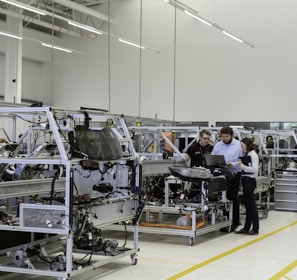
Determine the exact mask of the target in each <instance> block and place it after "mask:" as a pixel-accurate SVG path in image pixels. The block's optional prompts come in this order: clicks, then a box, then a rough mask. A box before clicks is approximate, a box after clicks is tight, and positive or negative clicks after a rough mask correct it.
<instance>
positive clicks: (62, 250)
mask: <svg viewBox="0 0 297 280" xmlns="http://www.w3.org/2000/svg"><path fill="white" fill-rule="evenodd" d="M0 124H1V126H2V129H1V131H2V132H3V133H4V137H3V138H2V139H1V143H0V166H1V170H0V171H1V174H0V175H1V177H2V178H1V180H2V181H1V182H0V199H1V201H2V204H3V206H2V208H1V210H2V211H1V217H2V221H1V223H0V230H1V231H7V232H13V231H15V232H19V233H30V234H31V240H30V242H27V243H24V244H17V245H15V246H13V247H9V248H4V249H2V250H0V271H5V272H13V273H24V274H31V275H44V276H51V277H56V278H58V279H70V278H71V276H73V275H77V274H80V273H83V272H85V271H87V270H93V269H95V268H96V267H99V266H102V265H105V264H107V263H109V262H112V261H115V260H116V259H118V258H122V257H125V256H127V255H129V256H130V257H131V261H132V264H133V265H135V264H136V263H137V253H138V251H139V248H138V219H139V217H140V216H141V213H142V210H143V206H142V202H141V200H140V198H139V193H140V184H139V165H138V156H137V153H136V152H135V150H134V147H133V144H132V140H131V139H130V137H129V132H128V129H127V127H126V124H125V120H124V117H122V116H116V115H111V114H103V113H102V112H97V111H94V110H88V109H84V110H79V111H69V110H63V109H55V108H51V107H34V108H33V107H11V108H0ZM78 125H84V126H86V125H87V128H86V130H87V131H89V130H88V129H90V130H91V131H92V132H94V130H97V131H101V130H103V129H104V128H105V127H108V128H110V130H109V131H108V133H111V131H112V132H113V133H112V136H113V137H114V138H116V142H119V143H120V144H119V145H120V147H121V151H122V152H123V154H122V155H121V158H117V159H112V160H109V159H102V160H98V159H95V160H94V159H90V158H89V157H88V155H87V154H84V153H83V151H82V150H77V147H71V145H70V141H69V134H68V133H69V131H72V130H73V129H74V128H75V127H76V126H78ZM6 131H9V132H6ZM17 135H19V136H18V137H17ZM95 140H96V139H95ZM97 142H98V141H97ZM97 142H96V143H97ZM92 143H95V142H92ZM107 145H109V143H107ZM71 150H72V151H71ZM74 154H76V155H77V154H80V155H81V157H76V155H75V156H74ZM99 156H100V155H99ZM98 171H99V172H98ZM131 174H132V175H131ZM102 182H103V183H102ZM127 220H132V221H133V232H134V234H133V248H126V247H125V248H123V247H121V248H119V247H118V246H117V244H114V242H111V241H110V240H104V238H103V237H102V235H101V227H103V226H104V225H107V224H112V223H118V222H121V221H127ZM36 233H38V234H41V235H42V236H43V238H39V239H35V234H36ZM103 248H104V249H103ZM87 255H89V256H90V257H89V258H88V261H87V262H81V261H80V260H81V258H82V256H87ZM92 256H96V258H95V257H94V258H92Z"/></svg>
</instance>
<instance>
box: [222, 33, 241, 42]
mask: <svg viewBox="0 0 297 280" xmlns="http://www.w3.org/2000/svg"><path fill="white" fill-rule="evenodd" d="M222 32H223V33H224V34H225V35H227V36H229V37H231V38H232V39H234V40H236V41H238V42H240V43H243V41H242V40H241V39H239V38H238V37H236V36H234V35H232V34H230V33H229V32H227V31H225V30H223V31H222Z"/></svg>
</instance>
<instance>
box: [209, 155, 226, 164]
mask: <svg viewBox="0 0 297 280" xmlns="http://www.w3.org/2000/svg"><path fill="white" fill-rule="evenodd" d="M204 156H205V163H206V166H207V167H226V165H227V164H226V161H225V157H224V155H211V154H205V155H204Z"/></svg>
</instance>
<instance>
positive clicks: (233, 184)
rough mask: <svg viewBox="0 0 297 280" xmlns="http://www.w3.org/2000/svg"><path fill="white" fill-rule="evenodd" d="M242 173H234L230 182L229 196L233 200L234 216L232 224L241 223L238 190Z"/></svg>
mask: <svg viewBox="0 0 297 280" xmlns="http://www.w3.org/2000/svg"><path fill="white" fill-rule="evenodd" d="M240 178H241V173H237V174H235V175H234V177H233V179H232V180H231V181H230V182H229V186H228V190H227V198H228V199H229V200H231V201H232V202H233V217H232V224H233V225H236V226H237V225H239V199H238V192H239V186H240Z"/></svg>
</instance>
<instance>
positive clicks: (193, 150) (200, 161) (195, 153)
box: [184, 129, 213, 167]
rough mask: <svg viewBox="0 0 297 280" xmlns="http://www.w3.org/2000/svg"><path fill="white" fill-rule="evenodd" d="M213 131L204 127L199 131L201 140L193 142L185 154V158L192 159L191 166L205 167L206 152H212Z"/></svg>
mask: <svg viewBox="0 0 297 280" xmlns="http://www.w3.org/2000/svg"><path fill="white" fill-rule="evenodd" d="M210 136H211V133H210V131H209V130H207V129H203V130H201V131H200V133H199V141H197V142H195V143H193V144H192V145H191V146H190V147H189V148H188V149H187V150H186V153H185V154H184V157H185V160H186V161H187V162H188V161H189V160H191V167H194V166H195V167H200V166H201V167H205V165H206V164H205V156H204V155H205V154H210V153H211V151H212V149H213V146H212V145H210V144H209V143H210Z"/></svg>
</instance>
